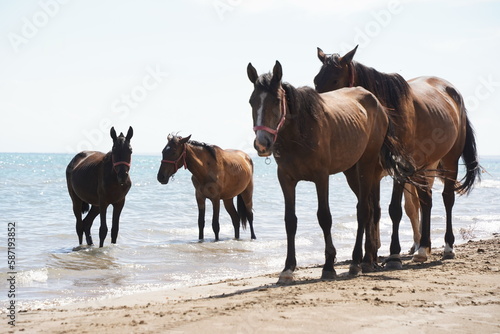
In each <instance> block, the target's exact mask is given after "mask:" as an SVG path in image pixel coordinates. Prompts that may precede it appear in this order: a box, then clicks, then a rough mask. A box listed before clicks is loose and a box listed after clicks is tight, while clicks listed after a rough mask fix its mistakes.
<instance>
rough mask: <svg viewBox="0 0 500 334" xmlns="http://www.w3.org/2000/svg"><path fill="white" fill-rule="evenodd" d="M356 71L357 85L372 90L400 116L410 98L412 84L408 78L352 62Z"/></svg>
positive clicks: (386, 105) (385, 104)
mask: <svg viewBox="0 0 500 334" xmlns="http://www.w3.org/2000/svg"><path fill="white" fill-rule="evenodd" d="M352 64H353V65H354V69H355V73H356V85H358V86H362V87H364V88H366V89H367V90H369V91H370V92H372V93H373V94H374V95H375V96H376V97H377V98H378V99H379V100H380V102H381V103H382V104H383V105H384V106H385V107H387V108H389V109H393V110H394V111H395V112H396V113H397V114H398V115H399V116H400V117H402V116H403V115H402V113H401V110H404V109H405V108H406V107H405V106H403V104H404V103H407V102H408V100H409V98H410V86H409V85H408V83H407V82H406V80H405V79H404V78H403V77H402V76H401V75H399V74H397V73H390V74H387V73H382V72H378V71H377V70H375V69H373V68H371V67H368V66H365V65H363V64H360V63H358V62H354V61H353V62H352Z"/></svg>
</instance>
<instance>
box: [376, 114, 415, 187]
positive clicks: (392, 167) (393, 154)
mask: <svg viewBox="0 0 500 334" xmlns="http://www.w3.org/2000/svg"><path fill="white" fill-rule="evenodd" d="M384 109H385V111H386V114H387V116H388V119H389V126H388V127H387V133H386V135H385V138H384V144H383V145H382V149H381V151H380V160H381V162H382V166H383V168H384V169H385V170H386V171H387V173H389V175H391V176H392V177H393V178H394V179H395V180H396V181H397V182H399V183H400V184H405V183H409V184H412V185H414V186H416V187H422V185H421V184H420V183H419V182H418V177H417V175H416V174H417V172H418V170H417V166H416V164H415V162H414V160H413V159H412V157H411V156H410V155H409V153H408V152H406V151H405V150H404V149H403V146H402V145H401V142H400V141H399V140H398V138H397V137H396V135H395V129H394V119H395V118H396V117H397V116H394V115H391V113H392V112H393V111H392V110H391V109H388V108H384ZM396 119H397V118H396Z"/></svg>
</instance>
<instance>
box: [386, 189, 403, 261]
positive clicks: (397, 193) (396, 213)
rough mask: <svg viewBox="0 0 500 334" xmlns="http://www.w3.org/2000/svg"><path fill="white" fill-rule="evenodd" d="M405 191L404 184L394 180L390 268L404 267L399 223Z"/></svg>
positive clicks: (391, 204)
mask: <svg viewBox="0 0 500 334" xmlns="http://www.w3.org/2000/svg"><path fill="white" fill-rule="evenodd" d="M403 191H404V186H403V185H401V184H399V183H398V182H396V181H394V182H393V186H392V196H391V203H390V204H389V216H390V217H391V220H392V235H391V246H390V248H389V249H390V252H391V254H390V256H389V258H388V259H387V260H386V265H387V268H388V269H401V268H403V264H402V262H401V255H400V253H401V245H400V243H399V224H400V223H401V218H402V217H403V208H402V207H401V201H402V199H403Z"/></svg>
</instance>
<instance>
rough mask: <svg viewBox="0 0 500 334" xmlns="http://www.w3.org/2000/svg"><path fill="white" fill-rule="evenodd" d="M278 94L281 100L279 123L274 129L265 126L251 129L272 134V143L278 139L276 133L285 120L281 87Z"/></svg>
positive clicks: (283, 97) (283, 93)
mask: <svg viewBox="0 0 500 334" xmlns="http://www.w3.org/2000/svg"><path fill="white" fill-rule="evenodd" d="M279 92H280V99H281V101H280V113H281V118H280V121H279V123H278V126H277V127H276V129H272V128H270V127H268V126H265V125H257V126H254V127H253V131H258V130H263V131H266V132H269V133H270V134H272V135H273V136H274V140H273V143H274V142H276V139H277V138H278V131H279V130H280V129H281V127H282V126H283V124H285V119H286V109H287V105H286V95H285V90H284V89H283V87H280V90H279Z"/></svg>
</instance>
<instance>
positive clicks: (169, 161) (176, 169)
mask: <svg viewBox="0 0 500 334" xmlns="http://www.w3.org/2000/svg"><path fill="white" fill-rule="evenodd" d="M186 151H187V149H186V147H184V151H183V152H182V154H181V155H180V156H179V157H178V158H177V160H166V159H163V160H162V161H161V162H162V163H163V162H165V163H167V164H174V167H175V170H174V174H175V173H176V172H177V171H178V170H179V167H178V166H177V163H178V162H179V161H180V160H181V159H183V162H182V165H183V166H184V169H186V168H187V164H186Z"/></svg>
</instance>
